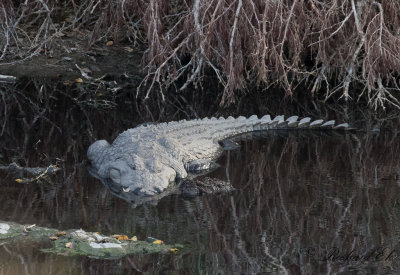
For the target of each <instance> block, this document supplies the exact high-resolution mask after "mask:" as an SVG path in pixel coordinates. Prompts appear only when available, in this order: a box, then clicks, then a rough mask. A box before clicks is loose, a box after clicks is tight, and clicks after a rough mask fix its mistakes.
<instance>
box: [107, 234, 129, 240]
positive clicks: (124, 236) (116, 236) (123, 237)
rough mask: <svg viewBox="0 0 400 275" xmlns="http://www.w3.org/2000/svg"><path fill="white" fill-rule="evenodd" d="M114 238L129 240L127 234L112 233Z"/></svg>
mask: <svg viewBox="0 0 400 275" xmlns="http://www.w3.org/2000/svg"><path fill="white" fill-rule="evenodd" d="M111 237H113V238H114V239H117V240H118V241H127V240H129V238H128V236H126V235H112V236H111Z"/></svg>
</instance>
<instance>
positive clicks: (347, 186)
mask: <svg viewBox="0 0 400 275" xmlns="http://www.w3.org/2000/svg"><path fill="white" fill-rule="evenodd" d="M0 91H1V98H2V103H1V104H2V107H1V109H0V110H1V113H2V114H1V116H0V118H1V120H0V123H1V126H0V127H2V128H0V131H1V133H2V136H0V138H1V144H2V146H1V148H0V150H1V151H0V164H3V165H5V164H8V163H10V162H12V161H14V162H17V163H19V164H20V165H23V166H31V167H32V166H47V165H49V164H55V163H57V164H58V165H59V166H60V167H61V168H62V169H61V171H60V172H59V173H58V174H57V175H56V176H51V177H47V178H41V179H40V180H39V181H35V182H31V183H29V184H21V183H18V182H15V179H16V177H19V176H20V175H15V174H11V173H6V172H4V171H3V172H0V184H1V187H2V192H1V195H0V217H1V220H6V221H14V222H18V223H23V224H37V225H40V226H49V227H55V228H59V229H69V228H83V229H85V230H88V231H99V232H101V233H106V234H117V233H120V234H127V235H129V236H130V235H137V236H138V238H139V239H145V238H146V237H147V236H154V237H157V238H160V239H162V240H164V241H165V242H167V243H181V244H183V245H185V249H183V250H182V251H180V252H179V253H178V254H172V253H171V254H163V255H146V254H144V255H132V256H127V257H124V258H122V259H118V260H101V259H92V258H86V257H72V258H69V257H64V256H56V255H51V254H44V253H40V252H39V249H40V248H42V247H46V246H48V245H49V244H48V241H47V240H44V241H43V243H39V244H38V243H9V242H7V241H2V242H1V243H0V273H1V274H10V273H12V274H45V273H46V274H68V273H69V274H76V273H78V272H80V273H82V274H135V273H140V272H151V273H173V272H174V271H175V272H174V273H179V274H197V273H209V274H215V273H239V274H246V273H263V272H265V273H275V274H278V273H279V274H284V273H289V274H297V273H303V274H318V273H329V272H331V273H333V272H351V271H355V272H359V273H380V272H383V271H387V272H388V273H390V272H393V273H397V272H398V271H399V270H400V256H399V255H400V245H399V238H400V236H399V232H400V192H399V191H400V160H399V157H398V156H399V155H400V138H399V135H398V125H399V122H398V120H393V121H392V122H390V123H391V124H389V125H391V127H392V131H381V132H379V133H365V132H354V133H346V134H345V133H335V132H329V131H328V132H317V131H316V132H313V133H310V132H306V131H304V132H302V131H299V132H291V133H285V132H282V133H281V132H278V133H264V136H260V135H258V136H257V137H256V138H253V139H251V140H245V141H243V142H242V143H241V147H240V148H239V149H237V150H234V151H226V152H225V153H224V154H223V155H222V156H221V158H220V159H219V164H220V165H221V167H220V168H219V169H217V170H216V171H214V172H213V173H212V175H213V176H216V177H219V178H222V179H228V180H230V181H231V182H232V184H233V186H234V187H235V188H236V191H234V192H232V193H228V194H219V195H204V196H200V197H196V198H195V199H192V200H185V199H183V198H181V197H180V196H178V195H171V196H167V197H165V198H163V199H162V200H161V201H160V202H159V203H158V204H157V205H152V204H144V205H141V206H138V207H136V208H133V207H132V205H130V204H129V203H127V202H126V201H124V200H122V199H119V198H117V197H115V196H113V195H112V194H111V193H110V192H109V191H108V190H107V189H106V188H105V187H104V186H103V185H102V184H101V183H100V182H99V181H98V180H96V179H94V178H92V177H91V176H90V175H89V174H88V171H87V169H86V161H85V158H86V150H87V147H88V146H89V145H90V143H91V142H93V141H94V140H96V139H102V138H105V139H107V140H109V141H111V140H113V139H114V138H115V137H116V136H117V135H118V134H119V133H120V132H122V131H123V130H124V129H127V128H130V127H134V126H135V125H137V124H138V123H141V122H143V121H169V120H176V119H182V118H193V117H196V116H199V117H204V116H211V115H218V114H224V115H225V114H236V115H237V114H244V115H249V113H250V114H251V113H256V114H258V115H261V114H263V113H266V111H268V110H270V112H272V113H273V114H275V113H274V111H276V112H278V110H277V109H278V108H281V109H285V111H284V112H285V114H295V113H296V114H300V115H305V114H307V113H310V112H311V113H312V114H315V115H314V116H315V117H317V116H318V115H321V116H326V114H332V113H333V116H339V115H338V114H337V112H335V110H333V111H332V110H316V109H314V110H311V111H310V110H305V109H302V108H301V107H299V104H298V105H295V106H294V107H287V108H282V107H281V106H280V107H279V106H278V107H273V105H274V104H271V106H272V107H269V108H270V109H267V108H266V107H263V106H262V105H260V106H258V107H254V106H253V105H248V104H247V103H246V102H243V103H242V107H241V108H243V109H237V110H233V109H231V110H229V109H228V110H223V111H221V110H219V108H218V106H217V105H215V104H214V103H213V102H216V100H215V98H216V95H214V96H212V95H211V96H208V97H207V96H204V95H179V96H177V97H176V98H174V99H167V102H166V103H164V105H161V104H158V103H157V102H159V101H157V100H154V102H155V103H154V105H149V106H147V105H145V104H143V103H141V102H139V103H137V102H136V100H135V99H134V98H130V96H129V94H125V95H124V94H122V95H121V94H118V95H116V94H113V93H112V92H109V91H108V90H107V89H106V90H102V91H94V92H93V93H92V94H88V92H84V91H82V90H79V88H76V87H75V88H68V89H65V87H63V86H62V85H60V84H54V85H52V84H48V83H47V84H46V83H41V82H40V81H27V82H26V83H23V84H19V85H18V86H9V87H7V89H1V90H0ZM100 92H101V94H102V95H99V93H100ZM196 96H198V98H196ZM200 98H207V99H206V102H204V101H201V100H200ZM252 100H253V99H252ZM207 101H208V102H207ZM114 103H115V104H117V105H118V106H119V107H118V108H115V107H114V108H112V106H113V104H114ZM204 106H207V108H205V107H204ZM248 106H252V107H248ZM105 107H110V108H107V109H105ZM274 108H276V109H274ZM353 115H354V114H353V113H350V115H349V117H350V118H351V119H352V118H353V117H352V116H353ZM346 116H347V115H344V116H343V117H346ZM354 116H357V115H354ZM330 117H332V116H330ZM335 118H336V117H335ZM363 119H365V117H363ZM376 121H377V120H374V121H372V120H371V119H370V118H366V119H365V121H364V124H363V127H365V128H372V127H373V125H374V124H375V122H376Z"/></svg>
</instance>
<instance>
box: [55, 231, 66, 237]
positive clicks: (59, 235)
mask: <svg viewBox="0 0 400 275" xmlns="http://www.w3.org/2000/svg"><path fill="white" fill-rule="evenodd" d="M65 234H67V232H65V231H61V232H57V233H56V234H54V236H56V237H61V236H64V235H65Z"/></svg>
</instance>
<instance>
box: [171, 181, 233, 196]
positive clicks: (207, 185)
mask: <svg viewBox="0 0 400 275" xmlns="http://www.w3.org/2000/svg"><path fill="white" fill-rule="evenodd" d="M179 190H180V191H181V195H182V196H183V197H184V198H194V197H196V196H201V195H203V194H217V193H225V192H231V191H233V190H235V188H233V186H232V185H231V184H230V183H229V182H227V181H223V180H220V179H217V178H209V177H204V178H201V179H185V180H183V181H182V183H181V184H180V186H179Z"/></svg>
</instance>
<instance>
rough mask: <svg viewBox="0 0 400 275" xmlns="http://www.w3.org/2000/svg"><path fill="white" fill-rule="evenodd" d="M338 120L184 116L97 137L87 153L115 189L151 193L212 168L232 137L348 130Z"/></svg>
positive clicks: (97, 173) (94, 170) (99, 174)
mask: <svg viewBox="0 0 400 275" xmlns="http://www.w3.org/2000/svg"><path fill="white" fill-rule="evenodd" d="M334 124H335V122H334V121H332V120H331V121H328V122H325V123H323V121H322V120H315V121H313V122H311V120H310V118H303V119H301V120H298V117H297V116H293V117H290V118H288V119H286V120H285V119H284V117H283V116H277V117H275V118H274V119H273V120H271V118H270V116H269V115H266V116H264V117H262V118H260V119H259V118H257V116H251V117H249V118H245V117H238V118H236V119H235V118H233V117H228V118H227V119H224V118H219V119H216V118H211V119H208V118H205V119H202V120H190V121H186V120H182V121H177V122H169V123H160V124H153V125H149V126H139V127H136V128H133V129H129V130H127V131H125V132H123V133H122V134H120V135H119V136H118V137H117V138H116V139H115V141H114V142H113V143H112V144H111V145H110V144H109V143H108V142H107V141H105V140H99V141H96V142H95V143H93V144H92V145H91V146H90V147H89V149H88V153H87V154H88V158H89V160H90V162H91V168H90V172H91V173H92V175H93V176H95V177H97V178H99V179H101V180H102V182H103V183H104V184H106V185H107V186H109V187H110V188H111V189H112V190H113V191H114V192H117V193H118V192H127V193H132V195H133V194H134V195H137V196H139V197H142V196H153V195H157V194H160V193H161V192H163V191H164V190H165V189H166V188H167V187H168V185H169V184H170V183H171V182H174V181H175V180H176V179H177V178H185V177H187V173H188V172H194V171H199V170H204V169H209V168H210V166H211V165H212V164H213V161H215V159H216V158H217V157H218V156H219V155H220V153H221V151H222V147H221V145H220V144H219V142H221V141H223V140H225V139H228V138H230V137H233V136H236V135H240V134H242V133H247V132H253V131H261V130H270V129H302V128H324V129H325V128H334V129H347V128H348V125H347V124H346V123H344V124H340V125H337V126H334Z"/></svg>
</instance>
